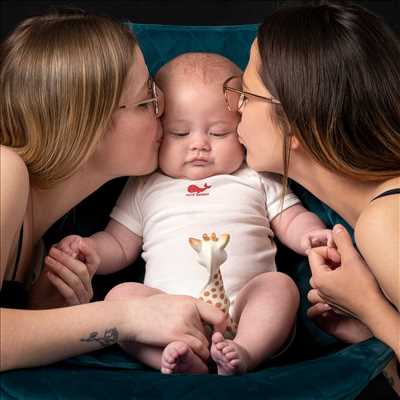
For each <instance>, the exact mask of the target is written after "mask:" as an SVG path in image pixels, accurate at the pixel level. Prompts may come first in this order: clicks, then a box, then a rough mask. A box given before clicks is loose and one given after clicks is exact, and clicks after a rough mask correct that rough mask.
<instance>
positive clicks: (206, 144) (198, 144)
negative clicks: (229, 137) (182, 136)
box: [190, 135, 211, 151]
mask: <svg viewBox="0 0 400 400" xmlns="http://www.w3.org/2000/svg"><path fill="white" fill-rule="evenodd" d="M190 148H191V150H203V151H209V150H210V149H211V146H210V141H209V139H208V135H195V136H194V137H193V141H192V143H191V146H190Z"/></svg>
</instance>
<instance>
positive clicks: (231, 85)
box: [222, 75, 281, 111]
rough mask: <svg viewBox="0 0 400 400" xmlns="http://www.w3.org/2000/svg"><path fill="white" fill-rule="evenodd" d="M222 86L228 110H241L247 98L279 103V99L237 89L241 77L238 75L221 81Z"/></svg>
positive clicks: (240, 85) (240, 83)
mask: <svg viewBox="0 0 400 400" xmlns="http://www.w3.org/2000/svg"><path fill="white" fill-rule="evenodd" d="M222 87H223V91H224V96H225V103H226V105H227V107H228V110H229V111H241V109H242V107H243V105H244V104H245V103H246V100H247V99H248V98H254V99H257V100H262V101H266V102H268V103H272V104H281V102H280V101H279V100H277V99H275V98H273V97H264V96H260V95H258V94H254V93H250V92H245V91H243V90H241V89H238V88H237V87H242V77H241V76H240V75H234V76H231V77H230V78H228V79H227V80H226V81H225V82H224V83H223V86H222Z"/></svg>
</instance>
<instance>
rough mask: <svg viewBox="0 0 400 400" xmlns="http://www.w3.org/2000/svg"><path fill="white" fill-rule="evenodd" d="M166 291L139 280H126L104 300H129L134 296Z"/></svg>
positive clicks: (145, 295) (114, 288)
mask: <svg viewBox="0 0 400 400" xmlns="http://www.w3.org/2000/svg"><path fill="white" fill-rule="evenodd" d="M160 293H164V292H163V291H161V290H159V289H155V288H152V287H149V286H146V285H143V283H139V282H124V283H120V284H119V285H117V286H114V287H113V288H112V289H111V290H110V291H109V292H108V293H107V295H106V296H105V298H104V300H128V299H132V298H133V297H148V296H153V295H155V294H160Z"/></svg>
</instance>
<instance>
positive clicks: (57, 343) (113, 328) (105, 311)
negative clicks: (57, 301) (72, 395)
mask: <svg viewBox="0 0 400 400" xmlns="http://www.w3.org/2000/svg"><path fill="white" fill-rule="evenodd" d="M123 312H124V311H123V308H122V307H120V306H118V304H115V303H113V302H96V303H90V304H84V305H79V306H74V307H68V308H59V309H51V310H40V311H39V310H13V309H6V308H2V309H1V310H0V316H1V321H0V322H1V323H0V326H1V336H0V337H1V343H0V347H1V351H0V367H1V370H2V371H4V370H8V369H15V368H26V367H34V366H40V365H46V364H49V363H52V362H55V361H59V360H61V359H64V358H67V357H72V356H75V355H78V354H82V353H86V352H90V351H92V350H97V349H99V348H101V347H104V346H108V345H111V344H113V343H116V342H117V340H118V339H119V338H120V334H121V333H120V326H121V325H122V320H123V315H122V313H123Z"/></svg>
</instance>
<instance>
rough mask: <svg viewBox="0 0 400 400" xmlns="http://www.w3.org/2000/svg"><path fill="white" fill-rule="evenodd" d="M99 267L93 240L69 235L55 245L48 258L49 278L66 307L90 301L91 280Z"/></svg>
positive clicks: (46, 263) (46, 261)
mask: <svg viewBox="0 0 400 400" xmlns="http://www.w3.org/2000/svg"><path fill="white" fill-rule="evenodd" d="M99 264H100V259H99V256H98V254H97V252H96V249H95V245H94V243H93V241H92V240H91V239H90V238H81V237H80V236H77V235H70V236H67V237H66V238H64V239H63V240H62V241H61V242H60V243H58V244H57V245H55V246H53V247H52V248H51V249H50V251H49V255H48V256H47V257H46V258H45V265H46V268H45V270H46V275H47V278H48V279H49V281H50V282H51V283H52V285H53V286H54V287H55V288H56V289H57V291H58V292H59V293H60V294H61V296H62V297H63V298H64V300H65V302H66V304H67V305H77V304H84V303H88V302H90V300H91V299H92V297H93V289H92V283H91V281H92V278H93V275H94V274H95V272H96V271H97V268H98V266H99Z"/></svg>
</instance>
